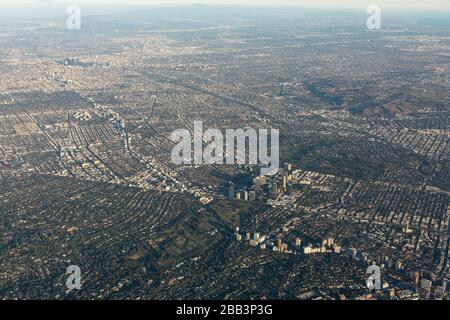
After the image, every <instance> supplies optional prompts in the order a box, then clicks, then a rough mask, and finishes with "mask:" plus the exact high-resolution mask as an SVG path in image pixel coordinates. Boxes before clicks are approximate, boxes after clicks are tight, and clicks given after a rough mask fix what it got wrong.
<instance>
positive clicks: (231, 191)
mask: <svg viewBox="0 0 450 320" xmlns="http://www.w3.org/2000/svg"><path fill="white" fill-rule="evenodd" d="M228 199H229V200H233V199H234V187H233V186H229V187H228Z"/></svg>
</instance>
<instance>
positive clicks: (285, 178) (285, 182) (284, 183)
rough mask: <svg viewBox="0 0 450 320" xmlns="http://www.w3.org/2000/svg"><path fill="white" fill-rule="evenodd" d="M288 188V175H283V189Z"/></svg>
mask: <svg viewBox="0 0 450 320" xmlns="http://www.w3.org/2000/svg"><path fill="white" fill-rule="evenodd" d="M286 189H287V176H286V175H284V176H283V191H286Z"/></svg>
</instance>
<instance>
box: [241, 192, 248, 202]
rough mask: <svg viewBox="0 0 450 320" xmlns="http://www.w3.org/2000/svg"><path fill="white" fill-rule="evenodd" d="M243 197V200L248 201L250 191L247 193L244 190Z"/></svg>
mask: <svg viewBox="0 0 450 320" xmlns="http://www.w3.org/2000/svg"><path fill="white" fill-rule="evenodd" d="M242 196H243V198H244V200H245V201H248V191H247V190H244V191H243V192H242Z"/></svg>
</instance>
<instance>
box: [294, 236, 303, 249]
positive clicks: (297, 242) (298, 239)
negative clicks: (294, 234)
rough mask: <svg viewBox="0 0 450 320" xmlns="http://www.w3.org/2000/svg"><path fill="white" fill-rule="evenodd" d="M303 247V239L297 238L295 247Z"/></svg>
mask: <svg viewBox="0 0 450 320" xmlns="http://www.w3.org/2000/svg"><path fill="white" fill-rule="evenodd" d="M301 245H302V239H300V238H296V239H295V246H296V247H300V246H301Z"/></svg>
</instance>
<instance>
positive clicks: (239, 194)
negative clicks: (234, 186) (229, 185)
mask: <svg viewBox="0 0 450 320" xmlns="http://www.w3.org/2000/svg"><path fill="white" fill-rule="evenodd" d="M236 200H241V193H240V192H236Z"/></svg>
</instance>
